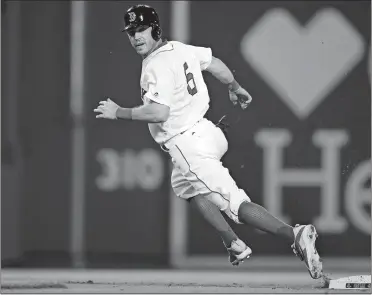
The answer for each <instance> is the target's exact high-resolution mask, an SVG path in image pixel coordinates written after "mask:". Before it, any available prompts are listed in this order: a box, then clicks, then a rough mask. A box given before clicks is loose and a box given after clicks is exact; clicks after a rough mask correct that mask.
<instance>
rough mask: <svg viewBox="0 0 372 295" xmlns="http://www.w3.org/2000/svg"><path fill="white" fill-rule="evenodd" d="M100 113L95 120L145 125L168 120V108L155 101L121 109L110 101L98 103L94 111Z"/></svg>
mask: <svg viewBox="0 0 372 295" xmlns="http://www.w3.org/2000/svg"><path fill="white" fill-rule="evenodd" d="M94 112H96V113H100V114H98V115H97V116H96V118H103V119H112V120H115V119H124V120H138V121H145V122H147V123H161V122H165V121H167V120H168V117H169V106H167V105H164V104H160V103H158V102H155V101H150V102H149V103H148V104H146V105H142V106H138V107H135V108H123V107H120V106H119V105H118V104H117V103H115V102H114V101H112V100H111V99H109V98H108V99H107V100H104V101H100V103H99V106H98V107H97V108H96V109H95V110H94Z"/></svg>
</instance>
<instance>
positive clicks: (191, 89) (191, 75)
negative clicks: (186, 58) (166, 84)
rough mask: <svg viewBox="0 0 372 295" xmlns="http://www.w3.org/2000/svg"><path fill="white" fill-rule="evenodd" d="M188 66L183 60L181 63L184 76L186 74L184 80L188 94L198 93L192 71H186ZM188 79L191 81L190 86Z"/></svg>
mask: <svg viewBox="0 0 372 295" xmlns="http://www.w3.org/2000/svg"><path fill="white" fill-rule="evenodd" d="M188 68H189V66H188V65H187V63H186V62H185V63H184V64H183V69H184V71H185V76H186V81H187V91H188V92H189V93H190V95H195V94H196V93H198V89H197V88H196V84H195V80H194V75H193V74H192V73H186V71H187V69H188ZM190 81H192V87H191V86H190Z"/></svg>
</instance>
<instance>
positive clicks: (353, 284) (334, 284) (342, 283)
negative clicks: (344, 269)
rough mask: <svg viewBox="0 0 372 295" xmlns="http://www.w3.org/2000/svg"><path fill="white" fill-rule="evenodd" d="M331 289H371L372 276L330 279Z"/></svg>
mask: <svg viewBox="0 0 372 295" xmlns="http://www.w3.org/2000/svg"><path fill="white" fill-rule="evenodd" d="M328 288H329V289H354V290H355V289H370V288H371V276H370V275H362V276H351V277H345V278H340V279H337V280H330V282H329V287H328Z"/></svg>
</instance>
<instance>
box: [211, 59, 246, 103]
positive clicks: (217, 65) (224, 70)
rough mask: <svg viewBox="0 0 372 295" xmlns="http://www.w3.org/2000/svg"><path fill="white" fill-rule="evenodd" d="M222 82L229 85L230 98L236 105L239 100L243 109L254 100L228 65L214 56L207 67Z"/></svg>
mask: <svg viewBox="0 0 372 295" xmlns="http://www.w3.org/2000/svg"><path fill="white" fill-rule="evenodd" d="M205 70H206V71H207V72H209V73H211V74H212V75H213V76H214V77H215V78H216V79H218V80H219V81H220V82H221V83H223V84H225V85H227V87H228V89H229V96H230V100H231V101H232V103H233V104H234V105H236V104H237V103H238V102H239V103H240V106H241V107H242V109H245V108H246V107H247V106H248V105H249V104H250V103H251V101H252V96H250V94H249V93H248V92H247V91H246V90H245V89H244V88H243V87H241V86H240V85H239V83H238V82H237V81H236V80H235V78H234V75H233V73H232V72H231V70H230V69H229V68H228V66H227V65H226V64H225V63H224V62H223V61H222V60H220V59H219V58H217V57H214V56H212V59H211V62H210V64H209V66H208V67H207V68H206V69H205Z"/></svg>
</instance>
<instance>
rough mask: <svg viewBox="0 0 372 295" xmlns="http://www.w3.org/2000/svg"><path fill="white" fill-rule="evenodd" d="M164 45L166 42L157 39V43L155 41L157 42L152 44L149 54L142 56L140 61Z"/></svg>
mask: <svg viewBox="0 0 372 295" xmlns="http://www.w3.org/2000/svg"><path fill="white" fill-rule="evenodd" d="M166 43H167V40H162V39H159V41H157V42H156V43H155V44H154V47H153V48H152V49H150V50H149V52H147V53H146V54H145V55H143V56H142V59H145V58H146V57H148V56H149V55H150V54H151V53H153V52H154V51H155V50H157V49H159V48H160V47H162V46H164V45H165V44H166Z"/></svg>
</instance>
